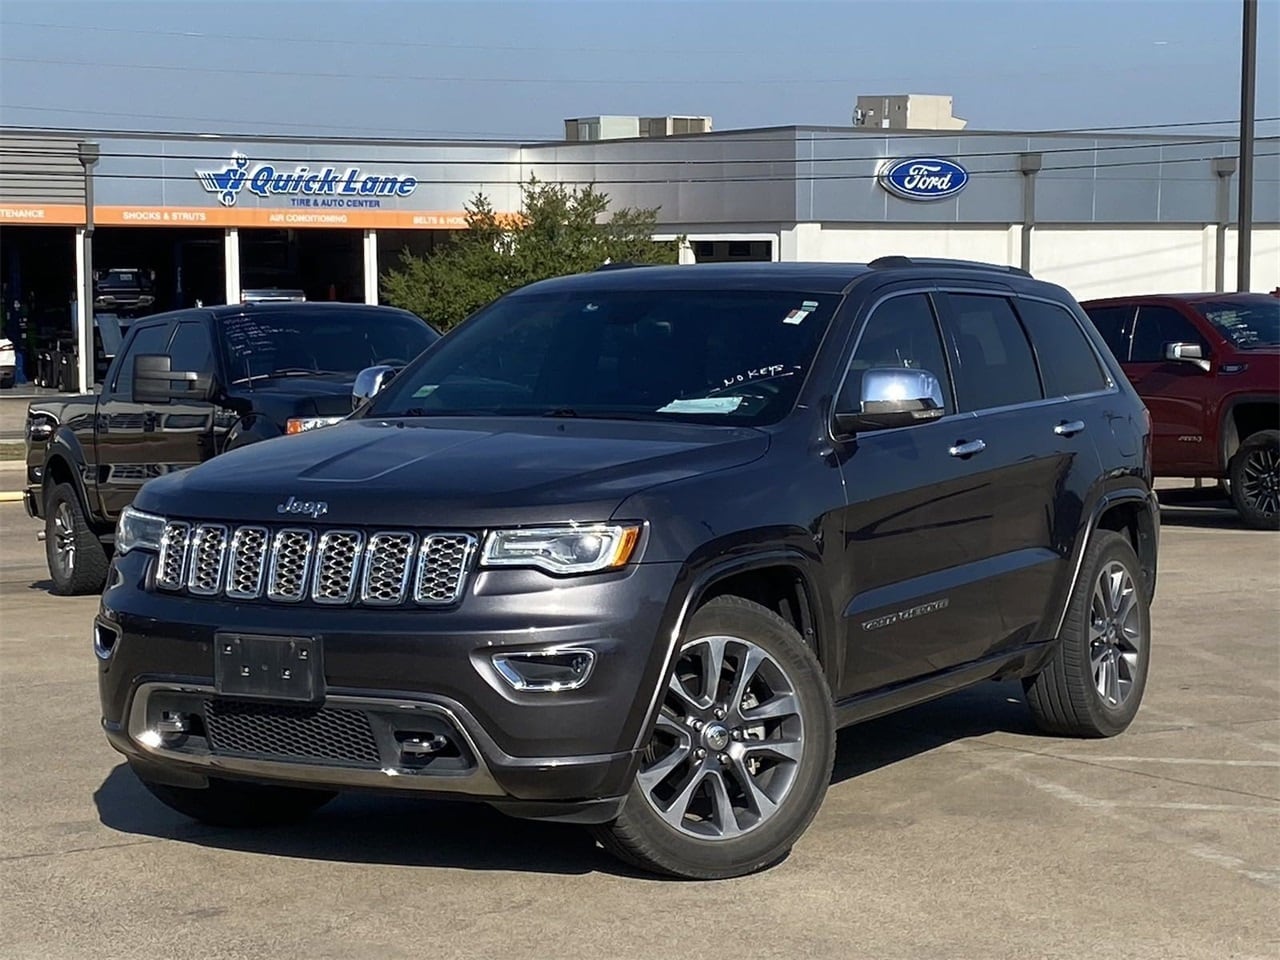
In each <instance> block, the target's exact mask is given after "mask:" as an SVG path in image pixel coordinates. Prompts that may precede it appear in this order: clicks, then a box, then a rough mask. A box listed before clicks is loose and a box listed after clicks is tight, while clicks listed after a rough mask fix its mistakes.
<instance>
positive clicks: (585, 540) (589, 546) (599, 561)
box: [481, 524, 640, 573]
mask: <svg viewBox="0 0 1280 960" xmlns="http://www.w3.org/2000/svg"><path fill="white" fill-rule="evenodd" d="M639 540H640V527H639V525H638V524H636V525H626V526H623V525H616V524H593V525H591V526H564V527H531V528H529V529H525V530H495V531H493V532H492V533H490V534H489V536H488V538H487V539H486V540H485V543H484V555H483V558H482V560H481V563H482V564H483V565H484V566H486V567H538V568H539V569H541V570H546V571H547V572H548V573H595V572H597V571H599V570H613V569H616V568H617V567H621V566H623V565H625V564H626V562H627V561H628V560H630V559H631V554H632V553H634V552H635V549H636V543H637V542H639Z"/></svg>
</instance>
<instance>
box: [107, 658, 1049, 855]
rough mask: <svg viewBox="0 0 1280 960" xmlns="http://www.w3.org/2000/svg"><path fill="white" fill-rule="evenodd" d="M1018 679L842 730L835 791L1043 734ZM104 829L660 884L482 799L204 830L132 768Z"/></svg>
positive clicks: (362, 802) (120, 778)
mask: <svg viewBox="0 0 1280 960" xmlns="http://www.w3.org/2000/svg"><path fill="white" fill-rule="evenodd" d="M1021 695H1022V691H1021V687H1020V686H1019V685H1018V684H1017V683H1012V684H1010V683H998V684H996V683H988V684H981V685H979V686H977V687H974V688H971V689H969V690H966V691H961V692H959V693H956V694H952V695H950V696H948V697H945V698H942V699H939V700H935V701H933V702H931V703H926V704H922V705H920V706H918V707H914V708H912V709H910V710H905V711H903V712H901V713H898V714H895V715H893V716H889V717H883V718H881V719H878V720H871V721H868V722H866V723H863V724H859V725H857V726H854V727H851V728H849V729H846V730H843V731H841V733H840V735H839V741H838V745H837V750H836V762H835V769H834V771H833V772H832V777H831V783H832V785H833V786H835V785H837V784H840V783H841V782H843V781H845V780H849V779H851V778H854V777H858V776H860V775H862V774H865V773H869V772H871V771H873V770H877V769H879V768H881V767H885V766H888V765H890V764H894V763H898V762H900V761H903V760H906V759H909V758H910V757H913V756H916V755H918V754H922V753H927V752H928V751H930V750H933V749H935V748H937V747H939V746H942V745H944V744H947V743H951V742H953V741H956V740H962V739H967V738H970V737H976V736H981V735H983V734H986V733H990V732H993V731H997V730H998V731H1004V732H1007V733H1013V734H1025V735H1027V736H1028V737H1034V736H1038V734H1037V733H1036V731H1035V729H1034V727H1033V726H1032V724H1031V719H1030V716H1029V715H1028V713H1027V709H1026V706H1025V704H1024V703H1023V702H1022V699H1021ZM94 803H95V804H96V806H97V808H98V816H99V819H100V820H101V821H102V823H103V824H104V825H105V826H107V827H109V828H111V829H113V830H118V831H120V832H122V833H129V834H135V835H139V836H146V837H154V838H155V839H159V840H175V841H178V842H182V843H193V844H198V845H200V846H206V847H213V848H217V849H221V850H238V851H241V852H245V853H257V854H266V855H270V856H277V857H296V858H299V859H310V860H333V861H341V862H350V863H368V864H394V865H398V866H416V867H446V868H453V869H462V870H518V871H529V872H533V873H559V874H574V875H580V874H587V873H593V872H603V873H610V874H614V875H618V876H624V877H633V878H639V879H648V880H652V879H654V878H653V877H652V876H651V875H649V874H644V873H640V872H638V871H634V870H631V869H630V868H628V867H627V866H626V865H624V864H622V863H620V862H618V861H617V860H615V859H614V858H613V857H611V856H609V855H607V854H605V852H604V851H603V850H602V849H600V848H599V847H597V846H596V844H595V841H594V840H593V839H592V837H591V835H590V834H589V833H588V832H587V831H586V830H584V829H582V828H581V827H576V826H572V825H568V824H559V823H538V822H531V821H523V820H516V819H513V818H511V817H506V816H504V815H502V814H500V813H498V812H497V811H495V810H492V809H491V808H489V807H487V806H485V805H484V804H481V803H466V802H450V801H442V800H429V799H418V798H405V797H403V796H390V795H385V794H384V795H378V794H372V793H356V792H353V793H349V794H344V795H342V796H340V797H338V798H337V799H336V800H334V801H333V802H332V803H330V804H328V805H327V806H325V807H324V808H323V809H321V810H320V811H319V812H318V813H316V814H314V815H313V816H311V817H310V818H309V819H308V820H306V821H305V822H303V823H300V824H295V825H292V826H287V827H270V828H260V829H253V830H233V829H226V828H221V827H211V826H205V825H203V824H199V823H196V822H195V821H192V820H190V819H188V818H186V817H184V816H182V815H181V814H178V813H175V812H174V811H172V810H169V809H168V808H167V807H165V806H164V805H163V804H161V803H160V802H159V801H158V800H156V799H155V798H154V797H152V796H151V794H149V793H148V792H147V790H146V789H145V788H144V787H143V786H142V784H141V783H140V782H139V781H138V779H137V778H136V777H135V776H134V775H133V773H132V771H130V769H129V767H128V765H127V764H125V763H121V764H119V765H118V766H116V767H115V768H114V769H113V770H112V771H111V773H110V774H108V776H107V778H106V779H105V780H104V781H103V782H102V785H101V786H100V787H99V788H98V790H97V791H96V792H95V793H94Z"/></svg>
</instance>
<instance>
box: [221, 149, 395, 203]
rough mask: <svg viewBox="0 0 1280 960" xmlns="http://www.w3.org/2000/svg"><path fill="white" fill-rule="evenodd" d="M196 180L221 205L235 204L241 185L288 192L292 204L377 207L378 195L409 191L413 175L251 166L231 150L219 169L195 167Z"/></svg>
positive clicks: (262, 193) (254, 190)
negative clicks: (227, 159) (223, 164)
mask: <svg viewBox="0 0 1280 960" xmlns="http://www.w3.org/2000/svg"><path fill="white" fill-rule="evenodd" d="M196 179H197V180H199V181H200V186H202V187H204V189H205V190H207V191H208V192H209V193H212V194H214V195H215V196H216V197H217V198H218V202H219V203H220V204H222V205H223V206H224V207H233V206H235V203H236V199H237V198H238V197H239V196H240V193H241V191H243V190H248V191H249V192H250V193H251V194H253V195H254V196H256V197H261V198H262V199H264V200H265V199H270V198H272V197H289V198H291V200H292V202H291V204H290V205H291V206H298V207H380V206H381V205H382V201H381V198H387V197H409V196H412V195H413V193H414V191H415V190H417V189H418V178H417V177H412V176H406V175H400V174H366V173H363V172H362V171H361V169H360V167H347V168H346V170H345V171H342V172H339V170H338V168H337V167H331V166H330V167H322V168H321V169H318V170H313V169H311V168H310V167H308V166H297V167H294V168H293V169H292V170H283V169H277V168H276V167H275V166H274V165H273V164H270V163H258V164H255V165H253V166H252V167H251V166H250V164H249V158H248V157H247V156H245V155H244V154H243V153H233V154H232V155H231V162H230V163H229V164H228V165H226V166H224V167H222V168H221V169H219V170H199V169H197V170H196Z"/></svg>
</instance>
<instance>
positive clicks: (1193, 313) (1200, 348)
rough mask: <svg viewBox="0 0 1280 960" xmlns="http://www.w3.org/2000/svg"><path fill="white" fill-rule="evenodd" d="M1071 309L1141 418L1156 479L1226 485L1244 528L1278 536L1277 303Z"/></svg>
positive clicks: (1209, 296)
mask: <svg viewBox="0 0 1280 960" xmlns="http://www.w3.org/2000/svg"><path fill="white" fill-rule="evenodd" d="M1081 306H1083V307H1084V309H1085V312H1086V313H1088V314H1089V317H1090V319H1092V320H1093V323H1094V326H1096V327H1097V328H1098V331H1099V332H1100V333H1101V334H1102V336H1103V337H1104V338H1105V339H1106V341H1107V344H1108V345H1109V346H1110V347H1111V352H1112V353H1114V354H1115V355H1116V358H1117V359H1118V360H1119V361H1120V363H1121V366H1122V367H1123V368H1124V372H1125V374H1126V375H1127V376H1128V377H1129V380H1130V382H1132V383H1133V385H1134V387H1136V388H1137V390H1138V393H1139V394H1140V395H1141V396H1142V399H1143V401H1145V403H1146V405H1147V409H1148V410H1149V411H1150V412H1151V420H1152V438H1153V443H1152V458H1153V461H1154V468H1155V474H1156V476H1157V477H1198V478H1216V479H1219V480H1226V481H1228V483H1229V486H1230V490H1231V499H1232V500H1233V501H1234V503H1235V506H1236V509H1237V510H1238V511H1239V513H1240V517H1241V519H1242V520H1244V522H1245V523H1246V524H1248V525H1249V526H1250V527H1255V528H1257V529H1267V530H1275V529H1280V299H1277V298H1276V297H1274V296H1268V295H1266V294H1252V293H1195V294H1183V295H1168V296H1165V295H1160V296H1141V297H1113V298H1111V299H1107V300H1091V301H1088V302H1086V303H1083V304H1081Z"/></svg>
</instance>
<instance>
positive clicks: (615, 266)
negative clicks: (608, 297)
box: [593, 260, 649, 272]
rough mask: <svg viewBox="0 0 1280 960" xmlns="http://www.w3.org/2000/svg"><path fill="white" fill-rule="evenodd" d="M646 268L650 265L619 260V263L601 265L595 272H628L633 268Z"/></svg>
mask: <svg viewBox="0 0 1280 960" xmlns="http://www.w3.org/2000/svg"><path fill="white" fill-rule="evenodd" d="M646 266H649V264H646V263H632V262H631V261H630V260H619V261H618V262H617V263H602V264H600V266H598V267H596V268H595V271H593V272H599V271H601V270H627V269H629V268H631V267H646Z"/></svg>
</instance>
